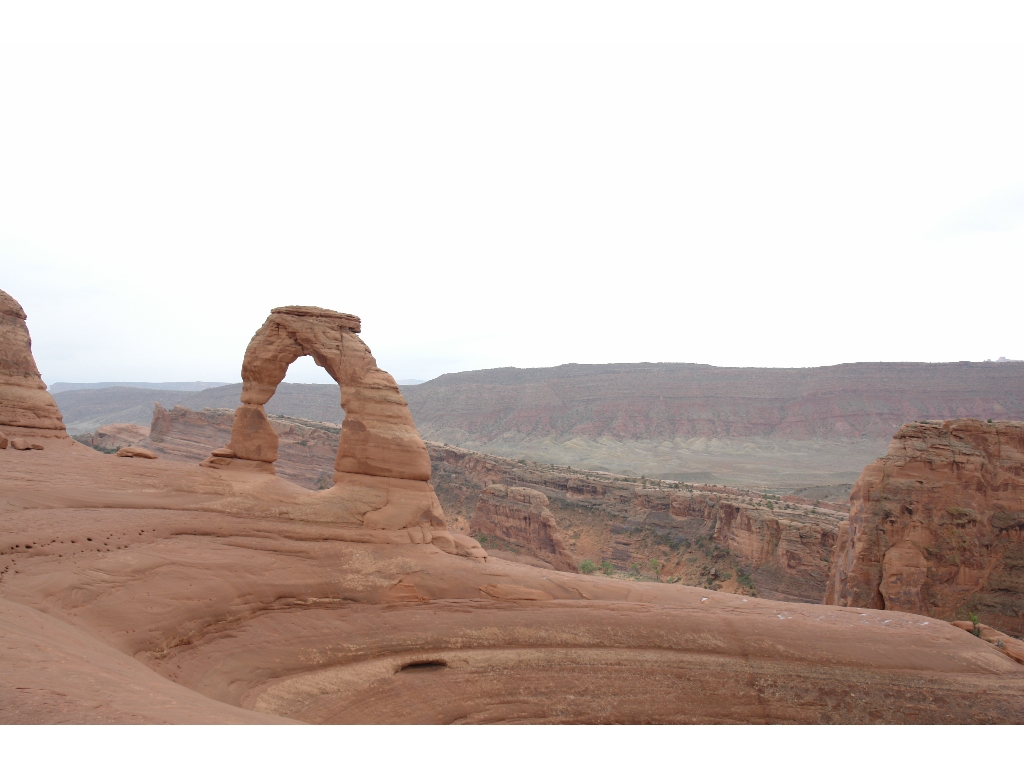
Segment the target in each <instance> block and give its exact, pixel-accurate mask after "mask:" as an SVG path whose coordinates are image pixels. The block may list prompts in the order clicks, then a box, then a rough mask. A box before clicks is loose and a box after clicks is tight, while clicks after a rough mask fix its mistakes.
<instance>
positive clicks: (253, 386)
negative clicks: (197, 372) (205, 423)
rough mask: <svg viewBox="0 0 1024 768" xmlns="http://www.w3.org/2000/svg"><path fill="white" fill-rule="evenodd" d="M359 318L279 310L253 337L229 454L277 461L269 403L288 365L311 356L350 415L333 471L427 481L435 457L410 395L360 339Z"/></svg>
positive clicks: (316, 311) (319, 311) (313, 309)
mask: <svg viewBox="0 0 1024 768" xmlns="http://www.w3.org/2000/svg"><path fill="white" fill-rule="evenodd" d="M360 327H361V323H360V320H359V318H358V317H355V316H354V315H346V314H343V313H341V312H333V311H331V310H329V309H320V308H319V307H279V308H277V309H274V310H272V311H271V313H270V317H268V318H267V321H266V322H265V323H264V324H263V326H262V327H261V328H260V329H259V330H258V331H257V332H256V334H255V335H254V336H253V337H252V341H250V342H249V346H248V347H247V348H246V350H245V359H244V360H243V362H242V405H241V406H239V408H238V410H237V411H235V421H234V425H233V427H232V430H231V446H230V447H231V449H232V450H233V452H234V454H235V456H236V457H238V458H240V459H248V460H251V461H263V462H271V463H272V462H274V461H276V460H277V433H276V432H274V430H273V428H272V427H271V426H270V422H269V421H267V417H266V413H265V412H264V410H263V406H264V404H265V403H266V402H267V401H268V400H270V398H271V397H273V395H274V392H275V391H276V390H277V387H278V385H279V384H280V383H281V382H282V381H283V380H284V377H285V374H286V373H287V371H288V366H289V365H291V364H292V363H293V362H295V360H297V359H298V358H300V357H302V356H304V355H309V356H310V357H312V358H313V360H315V361H316V364H317V365H319V366H320V367H321V368H323V369H324V370H326V371H327V373H328V374H330V376H331V378H332V379H334V380H335V381H336V382H338V386H339V387H340V388H341V407H342V409H343V410H344V411H345V421H344V423H343V424H342V431H341V439H340V440H339V442H338V456H337V459H336V460H335V463H334V469H335V471H336V472H346V473H355V474H361V475H371V476H376V477H393V478H402V479H405V480H423V481H428V480H430V457H429V456H428V455H427V449H426V446H424V445H423V440H422V439H421V438H420V435H419V432H417V431H416V425H415V424H414V422H413V420H412V416H411V414H410V413H409V407H408V406H407V405H406V402H405V398H404V397H402V394H401V392H400V391H399V389H398V385H397V384H396V383H395V380H394V379H393V378H392V377H391V374H389V373H388V372H387V371H383V370H381V369H380V368H378V367H377V361H376V360H374V358H373V355H372V354H371V353H370V350H369V348H368V347H367V346H366V345H365V344H364V343H363V340H362V339H360V338H359V336H357V335H356V334H358V333H359V332H360Z"/></svg>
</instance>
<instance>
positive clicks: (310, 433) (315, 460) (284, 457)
mask: <svg viewBox="0 0 1024 768" xmlns="http://www.w3.org/2000/svg"><path fill="white" fill-rule="evenodd" d="M267 419H268V421H269V422H270V425H271V426H272V427H273V428H274V431H275V432H276V433H277V440H278V443H277V450H278V458H277V461H276V462H274V470H275V472H276V473H277V474H278V475H280V476H281V477H284V478H286V479H288V480H291V481H292V482H293V483H297V484H299V485H301V486H302V487H303V488H309V489H311V490H323V489H325V488H330V487H331V485H333V484H334V481H333V480H332V477H333V475H334V460H335V457H336V454H337V452H338V437H339V435H340V433H341V427H340V426H339V425H337V424H323V423H319V422H315V421H307V420H305V419H296V418H292V417H289V416H274V415H268V416H267ZM233 422H234V411H231V410H228V409H227V408H204V409H203V410H201V411H192V410H189V409H188V408H185V407H184V406H180V405H177V406H175V407H174V408H171V409H170V410H168V409H166V408H164V407H163V406H161V405H160V404H159V403H157V404H156V405H155V406H154V407H153V423H152V426H151V428H150V429H149V430H148V436H147V437H146V439H145V440H143V441H141V442H140V445H141V446H143V447H145V448H148V449H149V450H151V451H154V452H156V453H157V454H159V455H160V456H161V457H162V458H166V459H170V460H171V461H183V462H188V463H195V462H199V461H202V460H203V459H204V458H206V457H207V456H209V455H210V452H211V451H212V450H213V449H215V448H217V447H218V446H225V445H227V444H228V443H230V442H231V428H232V424H233ZM104 429H106V427H101V428H100V429H99V430H97V432H96V433H97V434H99V433H100V432H101V431H102V430H104ZM223 453H224V454H225V455H224V456H221V457H220V458H230V457H231V454H232V452H231V451H230V450H229V451H225V452H223Z"/></svg>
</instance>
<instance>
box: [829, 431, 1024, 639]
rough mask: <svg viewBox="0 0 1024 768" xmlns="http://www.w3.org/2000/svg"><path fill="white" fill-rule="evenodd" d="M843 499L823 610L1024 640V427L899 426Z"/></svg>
mask: <svg viewBox="0 0 1024 768" xmlns="http://www.w3.org/2000/svg"><path fill="white" fill-rule="evenodd" d="M851 499H852V502H853V507H852V509H851V512H850V520H849V523H845V524H843V525H842V526H841V527H840V532H839V541H838V545H837V547H836V554H835V557H834V563H833V566H832V570H831V573H830V576H829V585H828V592H827V594H826V597H825V602H826V603H827V604H833V605H843V606H859V607H868V608H885V609H887V610H897V611H906V612H910V613H919V614H924V615H926V616H935V617H937V618H942V619H947V620H948V619H953V618H958V617H959V618H967V616H968V615H969V614H972V613H973V614H975V615H976V616H978V617H980V620H982V621H984V622H985V623H986V624H989V625H991V626H993V627H996V628H998V629H1000V630H1002V631H1004V632H1009V633H1010V634H1014V635H1018V636H1019V635H1021V634H1024V424H1022V423H1020V422H995V423H987V422H982V421H976V420H973V419H957V420H951V421H942V422H938V421H930V422H918V423H913V424H906V425H904V426H903V427H902V428H901V429H900V430H899V432H897V433H896V436H895V437H894V438H893V441H892V444H891V446H890V448H889V453H888V455H886V456H884V457H883V458H881V459H879V460H878V461H876V462H875V463H874V464H871V465H870V466H868V467H867V468H866V469H865V470H864V472H863V473H862V474H861V477H860V479H859V480H858V481H857V483H856V485H855V486H854V489H853V493H852V496H851Z"/></svg>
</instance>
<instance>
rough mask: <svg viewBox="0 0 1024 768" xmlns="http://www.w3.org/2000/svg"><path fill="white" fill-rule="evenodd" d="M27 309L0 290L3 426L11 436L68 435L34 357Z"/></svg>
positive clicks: (0, 411)
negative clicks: (27, 323)
mask: <svg viewBox="0 0 1024 768" xmlns="http://www.w3.org/2000/svg"><path fill="white" fill-rule="evenodd" d="M25 319H26V315H25V310H23V309H22V308H21V305H20V304H19V303H18V302H16V301H15V300H14V299H13V298H12V297H11V296H10V295H9V294H7V293H4V292H3V291H0V427H3V428H4V432H5V433H6V434H7V437H8V438H14V437H19V436H30V437H56V438H67V432H66V431H65V429H64V421H63V420H62V419H61V415H60V410H59V409H58V408H57V404H56V403H55V402H54V401H53V398H52V397H51V396H50V393H49V392H47V391H46V384H44V383H43V379H42V377H40V375H39V369H38V368H37V367H36V361H35V359H34V358H33V357H32V338H31V337H30V336H29V333H28V325H26V323H25Z"/></svg>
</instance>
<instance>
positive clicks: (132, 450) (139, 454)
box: [117, 445, 157, 459]
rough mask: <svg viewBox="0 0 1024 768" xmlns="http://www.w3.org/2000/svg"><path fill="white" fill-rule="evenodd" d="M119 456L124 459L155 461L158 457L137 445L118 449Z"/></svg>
mask: <svg viewBox="0 0 1024 768" xmlns="http://www.w3.org/2000/svg"><path fill="white" fill-rule="evenodd" d="M117 455H118V456H120V457H121V458H123V459H155V458H157V455H156V454H155V453H153V452H152V451H149V450H146V449H145V448H139V447H138V446H137V445H126V446H124V447H122V448H118V449H117Z"/></svg>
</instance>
